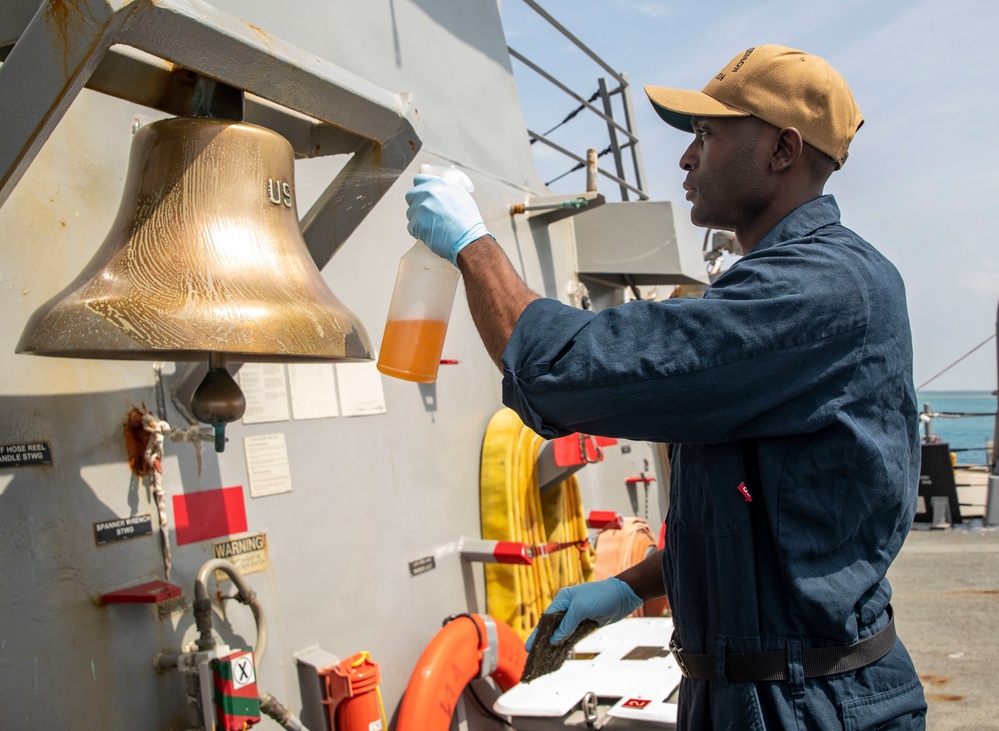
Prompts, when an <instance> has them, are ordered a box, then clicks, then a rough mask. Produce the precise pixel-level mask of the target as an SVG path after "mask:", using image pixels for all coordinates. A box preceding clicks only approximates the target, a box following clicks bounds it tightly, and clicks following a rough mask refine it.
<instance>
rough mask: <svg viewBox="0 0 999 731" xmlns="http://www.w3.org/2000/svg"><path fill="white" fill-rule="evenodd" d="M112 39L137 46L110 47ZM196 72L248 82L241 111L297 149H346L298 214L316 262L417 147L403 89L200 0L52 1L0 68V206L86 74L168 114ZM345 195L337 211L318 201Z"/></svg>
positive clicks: (182, 100)
mask: <svg viewBox="0 0 999 731" xmlns="http://www.w3.org/2000/svg"><path fill="white" fill-rule="evenodd" d="M114 44H121V45H124V46H129V47H131V48H134V49H137V50H138V51H140V52H142V53H135V52H130V51H126V50H119V49H117V48H116V49H115V50H114V52H111V51H110V49H111V46H112V45H114ZM147 54H148V55H149V56H147ZM193 75H200V76H204V77H207V78H211V79H215V80H217V81H221V82H223V83H225V84H228V85H230V86H233V87H236V88H237V89H241V90H243V91H244V92H248V93H249V94H250V96H248V104H247V117H246V119H247V121H251V122H254V123H258V124H260V123H262V124H263V125H264V126H268V127H270V128H274V129H275V131H278V132H279V133H285V134H288V136H289V139H291V140H292V142H293V145H294V146H295V148H296V152H297V154H299V155H300V156H314V155H318V154H332V153H342V152H353V153H355V154H354V156H353V157H352V159H351V160H350V162H349V163H348V164H347V165H346V166H345V167H344V168H343V170H341V172H340V173H339V174H338V175H337V177H336V178H335V179H334V180H333V181H332V183H331V184H330V186H329V188H328V189H327V191H326V192H325V193H324V194H323V195H321V196H320V203H317V204H316V206H313V209H312V210H310V211H309V213H308V214H306V216H305V218H304V219H303V229H304V231H303V233H304V234H305V239H306V243H307V244H308V246H309V250H310V252H311V253H312V256H313V259H314V260H315V261H316V263H317V265H318V266H320V267H322V266H323V265H325V264H326V263H327V262H328V261H329V259H330V258H331V257H332V256H333V255H334V254H335V253H336V251H337V249H338V248H339V247H340V246H341V245H342V244H343V242H344V241H345V240H346V238H347V237H348V236H349V235H350V233H351V232H353V230H354V229H355V228H356V227H357V225H358V224H359V223H360V221H361V220H362V219H363V218H364V216H366V215H367V214H368V212H370V210H371V209H372V208H373V207H374V205H375V204H376V203H377V202H378V201H379V200H380V199H381V197H382V196H383V195H384V193H385V191H387V190H388V188H389V187H390V186H391V184H392V183H393V182H394V181H395V180H396V179H397V178H398V177H399V176H400V175H401V174H402V172H403V171H404V170H405V169H406V167H407V166H408V164H409V163H410V162H411V161H412V159H413V158H414V157H415V156H416V153H417V151H418V150H419V149H420V147H421V145H422V140H421V138H420V134H419V131H418V130H419V125H418V123H417V121H416V117H415V114H414V112H413V110H412V108H411V103H410V97H409V95H408V94H395V93H392V92H389V91H386V90H384V89H382V88H380V87H378V86H376V85H375V84H372V83H370V82H368V81H366V80H365V79H362V78H361V77H359V76H356V75H355V74H352V73H350V72H348V71H345V70H344V69H341V68H340V67H338V66H335V65H334V64H332V63H329V62H328V61H325V60H323V59H320V58H317V57H316V56H315V55H313V54H309V53H306V52H304V51H302V50H300V49H298V48H296V47H294V46H291V45H289V44H287V43H285V42H284V41H281V40H279V39H277V38H274V37H272V36H269V35H268V34H267V33H265V32H264V31H262V30H260V29H259V28H253V27H252V26H249V25H248V24H246V23H244V22H243V21H241V20H239V19H238V18H235V17H233V16H231V15H228V14H226V13H224V12H222V11H220V10H218V9H216V8H214V7H213V6H211V5H208V4H207V3H205V2H202V1H201V0H76V2H66V0H50V1H49V2H47V3H45V4H44V5H42V6H41V7H40V8H39V9H38V11H37V12H36V13H35V15H34V17H33V18H32V20H31V22H30V23H29V24H28V26H27V28H26V29H25V30H24V32H23V34H21V36H20V38H19V39H18V40H17V41H16V43H15V45H14V48H13V50H11V51H10V54H9V55H8V57H7V60H6V61H5V62H4V64H3V66H0V99H5V100H12V99H16V100H17V103H16V104H14V103H5V104H3V105H0V129H3V130H4V131H5V134H4V136H3V138H2V139H0V206H2V205H3V203H4V202H5V201H6V199H7V197H8V196H9V195H10V192H11V191H12V190H13V188H14V186H16V185H17V182H18V181H19V180H20V178H21V176H22V175H23V174H24V171H25V170H26V169H27V167H28V166H29V165H30V164H31V161H32V160H33V159H34V157H35V155H36V154H37V153H38V150H39V149H40V148H41V146H42V144H44V142H45V140H46V139H47V138H48V136H49V134H51V132H52V130H53V129H54V128H55V126H56V124H58V122H59V120H60V119H61V118H62V116H63V115H64V114H65V112H66V109H68V108H69V106H70V104H72V102H73V100H74V99H75V98H76V96H77V95H78V94H79V92H80V90H81V89H82V88H83V87H84V85H85V84H87V83H92V84H93V85H94V86H95V88H97V89H99V90H101V91H104V92H106V93H110V94H113V95H114V96H117V97H119V98H123V99H128V100H131V101H134V102H136V103H139V104H144V105H147V106H152V107H153V108H157V109H160V110H161V111H165V112H167V113H171V114H177V113H179V112H180V111H183V110H184V108H185V105H186V104H188V103H189V100H190V94H191V88H190V87H191V86H192V79H193ZM289 110H290V111H289ZM348 195H349V196H350V197H349V198H348V197H347V196H348ZM357 201H360V204H358V203H357ZM345 202H350V205H345V206H343V207H342V209H339V210H338V211H337V216H335V217H334V216H333V213H332V212H331V211H324V210H323V209H322V207H323V206H330V205H332V206H339V205H340V204H341V203H345ZM334 218H335V220H336V222H335V225H332V224H331V223H330V222H331V221H332V220H333V219H334ZM320 223H321V224H323V225H317V224H320Z"/></svg>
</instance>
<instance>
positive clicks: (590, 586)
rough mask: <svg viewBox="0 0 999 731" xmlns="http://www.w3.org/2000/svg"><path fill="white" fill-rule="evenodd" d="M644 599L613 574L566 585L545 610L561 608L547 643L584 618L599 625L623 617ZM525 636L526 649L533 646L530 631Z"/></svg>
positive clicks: (567, 632) (532, 635) (559, 636)
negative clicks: (604, 577)
mask: <svg viewBox="0 0 999 731" xmlns="http://www.w3.org/2000/svg"><path fill="white" fill-rule="evenodd" d="M643 603H644V602H643V601H642V600H641V599H640V598H639V596H638V595H637V594H636V593H635V592H634V591H633V590H632V588H631V587H630V586H628V585H627V584H625V583H624V582H623V581H621V580H620V579H618V578H616V577H613V576H612V577H611V578H609V579H604V580H603V581H591V582H587V583H585V584H577V585H576V586H567V587H566V588H564V589H562V590H561V591H559V593H558V594H556V595H555V599H553V600H552V603H551V604H549V605H548V608H547V609H546V610H545V614H551V613H552V612H565V617H563V619H562V624H560V625H559V626H558V629H556V630H555V631H554V632H552V636H551V640H549V641H550V642H551V644H553V645H557V644H558V643H559V642H561V641H562V640H564V639H565V638H566V637H568V636H569V635H570V634H571V633H572V631H573V630H574V629H576V627H577V626H579V623H580V622H582V621H583V620H584V619H592V620H593V621H594V622H596V623H597V624H599V625H601V626H603V625H605V624H610V623H611V622H617V621H618V620H619V619H624V618H625V617H627V616H628V615H629V614H631V613H632V612H634V611H635V610H636V609H638V608H639V607H640V606H642V604H643ZM536 632H537V630H535V631H534V632H532V633H531V636H530V637H528V638H527V651H528V652H530V650H531V648H532V647H534V635H535V634H536Z"/></svg>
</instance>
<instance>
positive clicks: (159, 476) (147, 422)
mask: <svg viewBox="0 0 999 731" xmlns="http://www.w3.org/2000/svg"><path fill="white" fill-rule="evenodd" d="M142 428H143V429H145V430H146V431H147V432H149V434H150V437H149V441H148V442H146V451H145V453H144V454H143V458H144V459H145V461H146V466H147V467H149V469H150V475H151V476H152V483H153V488H152V489H153V497H154V498H155V499H156V510H157V511H158V512H159V517H160V542H161V543H162V546H163V570H164V575H165V576H166V580H167V581H169V580H170V567H171V566H172V564H173V562H172V560H171V558H170V533H169V530H170V528H169V521H168V518H167V512H166V496H165V495H164V494H163V435H164V433H169V431H170V425H169V424H168V423H167V422H165V421H161V420H160V419H157V418H156V416H155V415H153V414H151V413H149V412H146V413H145V414H143V415H142Z"/></svg>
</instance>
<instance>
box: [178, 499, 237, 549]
mask: <svg viewBox="0 0 999 731" xmlns="http://www.w3.org/2000/svg"><path fill="white" fill-rule="evenodd" d="M173 519H174V525H175V526H176V527H175V532H176V535H177V545H178V546H183V545H184V544H185V543H194V542H196V541H207V540H209V539H210V538H218V537H219V536H231V535H233V534H235V533H242V532H244V531H245V530H246V507H245V505H244V504H243V487H242V486H238V487H223V488H221V489H219V490H202V491H201V492H191V493H186V494H184V495H174V496H173Z"/></svg>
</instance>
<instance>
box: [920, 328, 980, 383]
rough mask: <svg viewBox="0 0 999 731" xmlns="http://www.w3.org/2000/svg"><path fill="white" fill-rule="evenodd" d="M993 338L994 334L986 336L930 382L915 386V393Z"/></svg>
mask: <svg viewBox="0 0 999 731" xmlns="http://www.w3.org/2000/svg"><path fill="white" fill-rule="evenodd" d="M995 336H996V334H995V333H992V334H991V335H989V336H988V337H987V338H985V340H983V341H982V342H980V343H979V344H978V345H976V346H975V347H974V348H972V349H971V350H969V351H968V352H967V353H965V354H964V355H962V356H961V357H960V358H958V359H957V360H955V361H954V362H953V363H951V364H950V365H949V366H947V367H946V368H944V369H943V370H942V371H940V372H939V373H937V374H936V375H935V376H933V377H932V378H931V379H930V380H928V381H924V382H923V383H922V384H921V385H919V386H917V387H916V390H917V391H921V390H923V388H925V387H926V386H928V385H929V384H930V383H932V382H933V381H935V380H936V379H937V378H939V377H940V376H942V375H943V374H944V373H946V372H947V371H949V370H950V369H951V368H953V367H954V366H956V365H957V364H958V363H960V362H961V361H962V360H964V359H965V358H967V357H968V356H969V355H971V354H972V353H974V352H975V351H976V350H978V349H979V348H980V347H982V346H983V345H985V344H986V343H987V342H989V341H990V340H991V339H992V338H994V337H995Z"/></svg>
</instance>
